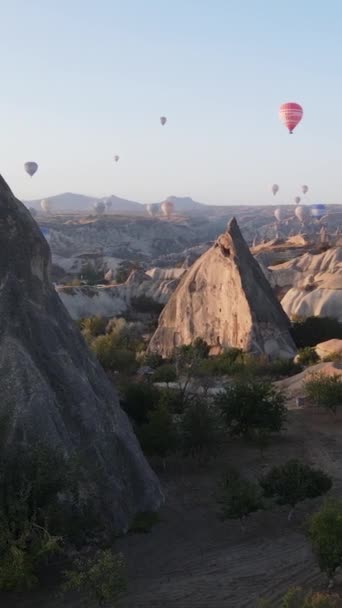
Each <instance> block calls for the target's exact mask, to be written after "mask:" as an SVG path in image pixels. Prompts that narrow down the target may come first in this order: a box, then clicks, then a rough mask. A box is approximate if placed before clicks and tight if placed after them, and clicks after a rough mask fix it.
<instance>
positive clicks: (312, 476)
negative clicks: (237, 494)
mask: <svg viewBox="0 0 342 608" xmlns="http://www.w3.org/2000/svg"><path fill="white" fill-rule="evenodd" d="M260 485H261V487H262V489H263V491H264V495H265V496H266V497H267V498H274V499H275V500H276V502H277V503H278V504H280V505H290V506H291V507H292V510H293V509H294V508H295V506H296V505H297V504H298V503H299V502H302V501H303V500H305V499H306V498H317V497H318V496H322V495H323V494H325V493H326V492H328V491H329V490H330V488H331V486H332V481H331V479H330V477H328V475H326V474H325V473H324V472H323V471H320V470H318V469H313V468H311V467H309V466H308V465H306V464H302V463H301V462H299V461H298V460H289V462H287V463H286V464H284V465H282V466H279V467H273V468H272V469H271V470H270V472H269V473H268V474H267V475H265V477H263V479H261V481H260ZM292 510H291V511H290V514H289V519H290V518H291V515H292Z"/></svg>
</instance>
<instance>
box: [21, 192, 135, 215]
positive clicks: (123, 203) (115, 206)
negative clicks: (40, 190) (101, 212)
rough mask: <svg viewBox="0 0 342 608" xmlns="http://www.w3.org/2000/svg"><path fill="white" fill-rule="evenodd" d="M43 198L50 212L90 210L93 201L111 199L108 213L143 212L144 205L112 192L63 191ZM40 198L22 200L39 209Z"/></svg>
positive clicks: (27, 204) (28, 205)
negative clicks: (97, 195) (100, 194)
mask: <svg viewBox="0 0 342 608" xmlns="http://www.w3.org/2000/svg"><path fill="white" fill-rule="evenodd" d="M45 200H47V201H49V203H50V204H51V210H52V212H54V211H55V212H66V213H72V212H76V211H89V212H91V211H92V208H93V205H94V203H95V202H97V201H99V200H102V201H111V203H112V206H111V210H110V213H120V214H121V213H124V214H127V213H128V214H139V215H141V214H145V206H144V205H142V204H141V203H136V202H134V201H128V200H126V199H124V198H119V197H118V196H115V195H114V194H113V195H111V196H105V197H102V198H96V197H93V196H86V195H84V194H74V193H73V192H64V193H63V194H57V195H55V196H48V197H45ZM41 201H42V199H39V200H37V199H36V200H33V201H24V203H25V205H26V206H27V207H33V208H34V209H40V203H41Z"/></svg>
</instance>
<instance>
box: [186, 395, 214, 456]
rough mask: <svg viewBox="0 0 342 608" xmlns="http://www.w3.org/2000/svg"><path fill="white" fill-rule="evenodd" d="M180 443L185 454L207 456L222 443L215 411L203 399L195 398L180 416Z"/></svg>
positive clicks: (212, 453)
mask: <svg viewBox="0 0 342 608" xmlns="http://www.w3.org/2000/svg"><path fill="white" fill-rule="evenodd" d="M179 431H180V437H181V445H182V449H183V452H184V454H185V455H186V456H189V455H190V456H199V457H203V456H205V457H206V458H209V457H211V456H214V455H215V454H216V453H217V452H218V451H219V449H220V446H221V443H222V431H221V426H220V420H219V417H218V415H217V412H216V411H215V409H214V408H213V407H211V406H210V405H209V404H208V403H207V402H206V401H205V400H202V399H200V398H198V397H197V398H195V399H194V400H192V401H191V402H190V403H189V404H188V405H187V406H186V407H185V410H184V413H183V415H182V416H181V418H180V423H179Z"/></svg>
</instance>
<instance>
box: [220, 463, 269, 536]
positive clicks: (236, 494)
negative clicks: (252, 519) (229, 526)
mask: <svg viewBox="0 0 342 608" xmlns="http://www.w3.org/2000/svg"><path fill="white" fill-rule="evenodd" d="M218 503H219V505H220V507H221V512H222V517H223V519H239V520H240V523H241V526H242V527H243V522H244V520H245V519H246V517H248V515H250V513H253V512H255V511H258V510H259V509H261V508H262V506H263V503H262V497H261V492H260V488H259V487H258V485H257V484H255V483H252V482H250V481H248V480H247V479H243V478H242V477H241V476H240V475H239V473H237V472H236V471H234V470H231V471H228V473H227V474H226V475H225V477H224V479H223V481H222V483H221V485H220V488H219V495H218Z"/></svg>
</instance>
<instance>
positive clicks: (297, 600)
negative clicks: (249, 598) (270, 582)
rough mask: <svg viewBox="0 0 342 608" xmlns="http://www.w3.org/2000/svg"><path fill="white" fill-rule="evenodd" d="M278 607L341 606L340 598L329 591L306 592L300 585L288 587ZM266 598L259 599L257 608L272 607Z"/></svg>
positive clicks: (324, 607) (334, 607)
mask: <svg viewBox="0 0 342 608" xmlns="http://www.w3.org/2000/svg"><path fill="white" fill-rule="evenodd" d="M277 606H278V608H342V599H341V598H340V597H339V596H338V595H331V594H330V593H319V592H318V593H317V592H311V591H310V592H308V591H305V590H304V589H301V588H300V587H294V588H293V589H289V590H288V591H287V593H285V595H284V596H283V597H282V598H281V600H280V602H279V603H278V604H277ZM273 607H274V604H273V603H271V602H269V601H268V600H261V601H260V602H259V603H258V608H273Z"/></svg>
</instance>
